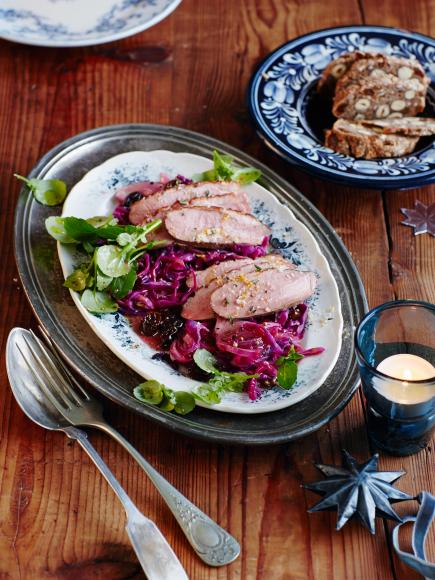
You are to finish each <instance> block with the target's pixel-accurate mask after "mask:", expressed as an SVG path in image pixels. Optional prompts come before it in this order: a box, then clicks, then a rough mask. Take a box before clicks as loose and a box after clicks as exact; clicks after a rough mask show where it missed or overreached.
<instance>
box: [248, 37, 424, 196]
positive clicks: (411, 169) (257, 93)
mask: <svg viewBox="0 0 435 580" xmlns="http://www.w3.org/2000/svg"><path fill="white" fill-rule="evenodd" d="M355 50H362V51H366V52H367V51H371V52H383V53H386V54H391V55H394V56H400V57H404V58H416V59H418V60H419V62H420V63H421V64H422V65H423V67H424V69H425V72H426V74H427V75H428V76H429V78H430V79H431V82H432V84H433V83H434V81H435V41H434V40H433V39H431V38H429V37H425V36H422V35H419V34H413V33H408V32H405V31H401V30H397V29H392V28H385V27H380V26H349V27H342V28H335V29H328V30H322V31H318V32H314V33H311V34H308V35H306V36H302V37H300V38H298V39H296V40H293V41H290V42H289V43H287V44H286V45H284V46H282V47H281V48H279V49H277V50H276V51H275V52H273V53H272V54H271V55H269V56H268V57H267V58H266V60H265V61H264V62H263V63H262V64H261V65H260V67H259V68H258V70H257V71H256V72H255V74H254V76H253V78H252V80H251V83H250V87H249V91H248V101H249V107H250V111H251V114H252V116H253V118H254V120H255V122H256V124H257V126H258V129H259V131H260V134H261V135H262V136H263V137H264V139H265V141H266V142H267V143H268V144H269V145H270V146H271V147H272V148H273V149H274V150H275V151H276V150H278V152H279V153H280V154H282V155H283V156H284V157H286V158H287V159H288V160H289V161H292V162H294V163H296V164H298V165H299V166H300V167H301V168H302V169H305V170H308V171H310V172H312V173H315V174H318V175H320V176H322V177H325V178H329V179H332V180H335V181H340V182H343V183H346V184H349V185H354V186H355V185H356V186H360V187H375V188H376V187H379V188H395V187H415V186H416V185H422V184H427V183H431V182H432V181H435V143H433V142H432V143H430V144H429V145H426V146H425V147H424V148H423V149H421V150H418V151H415V152H413V153H412V154H410V155H407V156H404V157H400V158H391V159H378V160H373V161H372V160H370V161H366V160H358V159H355V158H353V157H349V156H346V155H342V154H339V153H335V152H334V151H332V150H331V149H328V148H327V147H325V146H323V145H322V143H320V142H319V140H318V139H317V137H316V136H315V135H314V133H313V131H312V130H311V128H310V125H309V122H308V120H307V117H306V106H307V103H306V101H307V95H308V94H309V92H310V90H312V89H313V87H314V85H315V84H316V83H317V81H318V79H319V77H320V75H321V73H322V71H323V69H324V68H325V67H326V66H327V65H328V64H329V63H330V62H331V61H332V60H334V59H336V58H337V57H339V56H340V55H341V54H343V53H345V52H352V51H355ZM427 100H428V106H429V107H430V108H431V109H432V110H435V90H434V88H433V86H431V87H430V88H429V92H428V99H427Z"/></svg>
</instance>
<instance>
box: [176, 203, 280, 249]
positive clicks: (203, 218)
mask: <svg viewBox="0 0 435 580" xmlns="http://www.w3.org/2000/svg"><path fill="white" fill-rule="evenodd" d="M165 225H166V229H167V230H168V232H169V233H170V234H171V236H172V237H173V238H175V239H176V240H179V241H181V242H186V243H191V244H194V245H196V246H204V247H209V246H228V245H232V244H252V245H254V246H258V245H260V244H261V243H262V241H263V240H264V238H265V237H266V236H268V235H269V234H270V231H269V228H268V227H266V226H265V225H264V224H262V223H261V222H260V221H259V220H257V218H255V217H254V216H252V215H249V214H245V213H240V212H238V211H233V210H230V209H228V210H225V209H220V208H212V207H186V208H182V209H176V210H172V211H169V212H168V213H167V214H166V218H165Z"/></svg>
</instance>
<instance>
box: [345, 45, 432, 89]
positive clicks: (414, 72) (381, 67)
mask: <svg viewBox="0 0 435 580" xmlns="http://www.w3.org/2000/svg"><path fill="white" fill-rule="evenodd" d="M373 79H390V80H392V81H393V82H394V81H395V80H398V81H410V80H416V81H419V83H421V84H422V85H423V88H425V89H427V87H428V85H429V78H428V77H427V76H426V74H425V72H424V69H423V67H422V66H421V64H420V63H419V62H418V61H417V60H416V59H415V58H412V59H411V58H399V57H397V56H389V55H386V54H372V55H370V56H368V57H367V58H365V59H363V60H356V61H354V62H352V63H351V65H350V67H349V68H348V70H347V71H346V72H345V74H344V75H342V76H341V78H340V79H339V81H338V82H337V86H336V89H335V96H336V97H338V96H339V95H340V94H341V93H342V92H343V91H344V90H346V89H347V88H349V87H350V86H351V85H354V84H357V85H361V84H362V83H363V82H365V81H366V80H373Z"/></svg>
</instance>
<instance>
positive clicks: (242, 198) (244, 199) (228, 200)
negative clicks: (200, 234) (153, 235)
mask: <svg viewBox="0 0 435 580" xmlns="http://www.w3.org/2000/svg"><path fill="white" fill-rule="evenodd" d="M192 206H195V207H196V206H201V207H222V208H224V209H232V210H234V211H240V212H242V213H250V211H251V208H250V206H249V200H248V196H247V195H246V193H245V192H244V191H241V192H240V193H237V194H235V193H228V194H225V195H212V196H211V197H196V198H194V199H191V200H190V201H185V202H183V203H181V202H176V203H174V205H172V206H171V207H163V208H162V209H159V211H158V212H157V213H155V214H154V215H153V216H150V218H149V219H153V220H155V219H157V218H159V219H164V218H165V217H166V214H167V213H168V211H171V210H173V209H181V208H183V207H192Z"/></svg>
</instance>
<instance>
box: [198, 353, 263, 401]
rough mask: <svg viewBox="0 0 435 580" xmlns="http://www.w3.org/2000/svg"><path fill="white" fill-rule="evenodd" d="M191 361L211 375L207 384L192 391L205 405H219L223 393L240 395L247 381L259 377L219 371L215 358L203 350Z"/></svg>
mask: <svg viewBox="0 0 435 580" xmlns="http://www.w3.org/2000/svg"><path fill="white" fill-rule="evenodd" d="M193 360H194V361H195V363H196V364H197V365H198V366H199V368H200V369H202V370H203V371H205V372H207V373H210V374H212V375H213V377H212V378H211V379H210V380H209V381H208V383H205V384H203V385H200V386H199V387H195V388H194V389H193V391H192V394H193V396H194V397H195V398H196V399H199V400H201V401H203V402H204V403H207V405H215V404H216V403H220V402H221V400H222V396H223V395H224V393H225V392H236V393H241V392H242V391H243V389H244V387H245V383H246V381H247V380H249V379H257V378H258V377H259V375H258V374H253V375H248V374H246V373H243V372H236V373H230V372H227V371H220V370H219V369H218V368H217V366H216V365H217V360H216V358H215V357H214V356H213V354H212V353H211V352H209V351H208V350H206V349H204V348H199V349H198V350H197V351H196V352H195V354H194V355H193Z"/></svg>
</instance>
